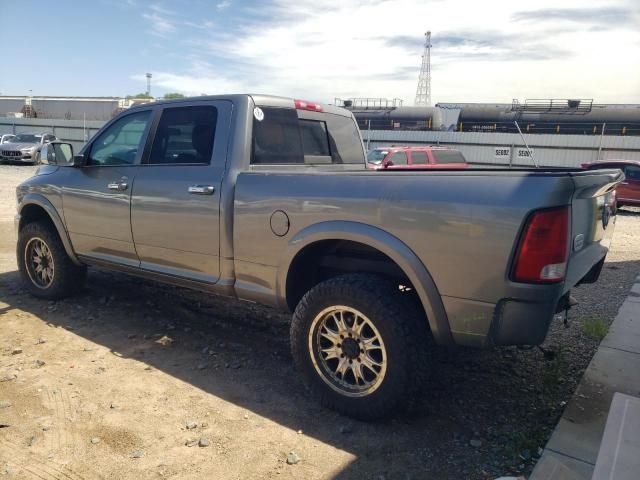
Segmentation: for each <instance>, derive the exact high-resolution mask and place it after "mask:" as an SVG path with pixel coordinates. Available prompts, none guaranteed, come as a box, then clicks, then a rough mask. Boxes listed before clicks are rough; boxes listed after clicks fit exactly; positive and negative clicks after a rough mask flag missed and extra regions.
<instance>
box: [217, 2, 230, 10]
mask: <svg viewBox="0 0 640 480" xmlns="http://www.w3.org/2000/svg"><path fill="white" fill-rule="evenodd" d="M230 6H231V2H230V1H229V0H223V1H222V2H219V3H217V4H216V8H217V9H218V10H224V9H225V8H229V7H230Z"/></svg>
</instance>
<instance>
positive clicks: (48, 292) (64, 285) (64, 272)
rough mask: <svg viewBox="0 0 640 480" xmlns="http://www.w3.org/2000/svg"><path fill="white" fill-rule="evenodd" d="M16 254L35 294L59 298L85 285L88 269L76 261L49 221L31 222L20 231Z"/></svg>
mask: <svg viewBox="0 0 640 480" xmlns="http://www.w3.org/2000/svg"><path fill="white" fill-rule="evenodd" d="M16 253H17V257H18V268H19V270H20V276H21V277H22V281H23V283H24V285H25V287H26V288H27V290H29V292H30V293H31V294H32V295H34V296H36V297H40V298H46V299H49V300H56V299H59V298H63V297H66V296H69V295H71V294H73V293H75V292H76V291H78V290H79V289H80V288H81V287H82V285H83V284H84V280H85V277H86V268H85V267H80V266H78V265H76V264H75V263H73V261H72V260H71V259H70V258H69V256H68V255H67V252H66V251H65V249H64V246H63V245H62V241H61V240H60V237H59V236H58V232H57V231H56V230H55V228H54V227H53V225H51V223H49V222H47V221H42V220H41V221H37V222H33V223H29V224H27V225H25V226H24V227H23V228H22V229H21V230H20V233H19V234H18V246H17V252H16Z"/></svg>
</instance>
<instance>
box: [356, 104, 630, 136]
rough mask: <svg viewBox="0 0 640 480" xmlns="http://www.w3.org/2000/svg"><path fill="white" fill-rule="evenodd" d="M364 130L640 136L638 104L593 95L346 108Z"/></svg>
mask: <svg viewBox="0 0 640 480" xmlns="http://www.w3.org/2000/svg"><path fill="white" fill-rule="evenodd" d="M348 108H350V110H351V111H352V112H353V114H354V116H355V117H356V120H357V122H358V126H359V127H360V129H361V130H363V131H364V130H449V131H460V132H502V133H517V132H518V130H517V127H516V124H515V122H518V125H519V127H520V129H521V130H522V132H523V133H547V134H560V135H563V134H564V135H601V134H602V130H603V128H604V133H605V134H606V135H633V136H637V135H640V105H594V104H593V102H592V101H591V100H533V101H527V102H526V103H524V104H519V103H517V102H514V103H512V104H481V103H475V104H437V105H436V106H435V107H404V106H400V107H389V108H360V107H357V106H355V107H348Z"/></svg>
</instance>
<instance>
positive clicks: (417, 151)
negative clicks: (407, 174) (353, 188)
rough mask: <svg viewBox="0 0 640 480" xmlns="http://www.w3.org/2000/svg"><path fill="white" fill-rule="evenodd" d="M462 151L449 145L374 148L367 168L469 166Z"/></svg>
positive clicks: (368, 155)
mask: <svg viewBox="0 0 640 480" xmlns="http://www.w3.org/2000/svg"><path fill="white" fill-rule="evenodd" d="M468 166H469V165H468V164H467V161H466V160H465V158H464V156H463V155H462V153H460V152H459V151H458V150H454V149H452V148H447V147H434V146H421V147H420V146H416V147H406V146H391V147H384V148H382V147H381V148H374V149H373V150H370V151H369V153H368V154H367V168H370V169H372V170H405V169H418V168H419V169H446V168H454V169H459V168H467V167H468Z"/></svg>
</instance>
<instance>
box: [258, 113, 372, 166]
mask: <svg viewBox="0 0 640 480" xmlns="http://www.w3.org/2000/svg"><path fill="white" fill-rule="evenodd" d="M261 110H262V111H263V113H264V116H263V117H262V119H261V120H258V119H255V118H254V121H253V158H252V162H251V163H253V164H271V165H277V164H326V163H359V164H364V152H363V149H362V142H361V141H360V136H359V134H358V129H357V126H356V123H355V122H354V121H353V119H352V118H349V117H342V116H340V115H333V114H327V113H324V114H317V113H314V115H313V117H314V118H300V117H299V113H298V111H297V110H295V109H292V108H273V107H261Z"/></svg>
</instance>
